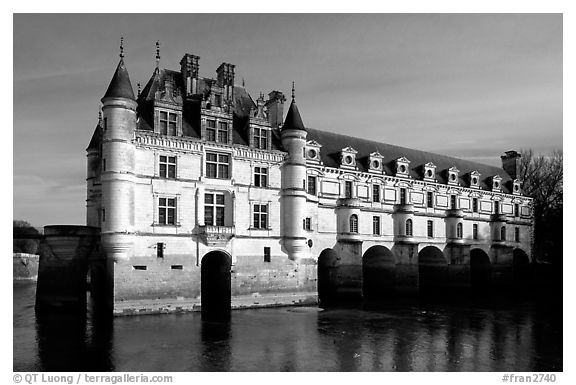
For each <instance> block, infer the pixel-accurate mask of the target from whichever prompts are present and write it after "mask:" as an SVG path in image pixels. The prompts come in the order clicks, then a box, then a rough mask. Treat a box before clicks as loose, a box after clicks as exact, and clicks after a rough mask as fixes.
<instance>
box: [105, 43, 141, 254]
mask: <svg viewBox="0 0 576 385" xmlns="http://www.w3.org/2000/svg"><path fill="white" fill-rule="evenodd" d="M123 48H124V47H123V45H122V44H121V45H120V62H119V63H118V67H117V68H116V72H115V73H114V76H113V77H112V81H111V82H110V85H109V86H108V90H107V91H106V94H105V95H104V97H103V98H102V104H103V106H102V112H103V113H104V122H105V124H104V129H103V132H102V176H101V181H102V213H101V219H102V221H101V233H102V245H103V246H104V249H105V250H106V252H107V253H108V256H109V257H110V258H111V259H113V260H115V261H118V260H121V259H126V258H128V257H129V253H130V251H131V249H132V235H131V234H132V233H133V227H134V206H133V202H134V166H135V162H134V152H135V148H134V144H133V143H132V138H133V135H134V130H135V128H136V106H137V104H136V100H135V98H134V92H133V90H132V84H131V83H130V77H129V76H128V70H127V69H126V65H125V64H124V52H123Z"/></svg>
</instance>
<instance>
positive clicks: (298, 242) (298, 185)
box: [280, 86, 308, 260]
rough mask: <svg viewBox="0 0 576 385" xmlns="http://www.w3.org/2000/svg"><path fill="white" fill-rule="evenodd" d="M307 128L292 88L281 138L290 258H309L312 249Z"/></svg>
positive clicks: (285, 235)
mask: <svg viewBox="0 0 576 385" xmlns="http://www.w3.org/2000/svg"><path fill="white" fill-rule="evenodd" d="M307 135H308V133H307V132H306V128H304V124H303V123H302V118H301V117H300V113H299V112H298V107H297V106H296V101H295V99H294V86H292V103H291V104H290V108H289V110H288V114H287V115H286V120H285V121H284V125H283V126H282V128H281V130H280V138H281V141H282V146H283V147H284V150H286V151H287V152H288V156H287V158H286V160H285V162H284V164H283V166H282V193H281V216H282V227H281V235H282V245H283V247H284V249H285V251H286V252H287V253H288V258H290V259H292V260H299V259H302V258H306V257H308V246H307V244H306V236H305V232H304V226H303V225H302V221H303V220H304V218H305V217H306V191H305V189H304V186H305V183H306V158H305V157H304V149H305V146H306V136H307Z"/></svg>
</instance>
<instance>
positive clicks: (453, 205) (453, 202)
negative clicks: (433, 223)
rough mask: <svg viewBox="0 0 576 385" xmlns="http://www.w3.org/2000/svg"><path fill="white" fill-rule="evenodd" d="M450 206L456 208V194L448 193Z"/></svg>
mask: <svg viewBox="0 0 576 385" xmlns="http://www.w3.org/2000/svg"><path fill="white" fill-rule="evenodd" d="M450 208H451V209H452V210H456V195H450Z"/></svg>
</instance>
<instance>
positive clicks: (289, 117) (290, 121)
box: [282, 99, 306, 131]
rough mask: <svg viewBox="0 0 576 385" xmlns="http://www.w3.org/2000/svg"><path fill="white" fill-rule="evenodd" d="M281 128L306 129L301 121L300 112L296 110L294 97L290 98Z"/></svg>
mask: <svg viewBox="0 0 576 385" xmlns="http://www.w3.org/2000/svg"><path fill="white" fill-rule="evenodd" d="M282 130H300V131H306V128H305V127H304V123H302V117H300V112H299V111H298V106H297V105H296V102H295V101H294V99H292V103H290V108H289V109H288V113H287V114H286V119H285V120H284V124H283V125H282Z"/></svg>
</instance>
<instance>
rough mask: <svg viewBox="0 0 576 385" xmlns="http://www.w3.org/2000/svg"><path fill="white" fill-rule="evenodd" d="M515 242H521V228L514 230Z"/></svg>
mask: <svg viewBox="0 0 576 385" xmlns="http://www.w3.org/2000/svg"><path fill="white" fill-rule="evenodd" d="M514 242H520V227H515V228H514Z"/></svg>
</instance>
